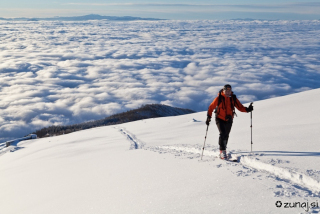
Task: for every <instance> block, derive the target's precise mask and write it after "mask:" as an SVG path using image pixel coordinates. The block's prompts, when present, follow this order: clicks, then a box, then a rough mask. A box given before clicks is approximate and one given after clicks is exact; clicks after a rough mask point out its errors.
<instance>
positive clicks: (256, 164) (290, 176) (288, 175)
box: [240, 156, 320, 193]
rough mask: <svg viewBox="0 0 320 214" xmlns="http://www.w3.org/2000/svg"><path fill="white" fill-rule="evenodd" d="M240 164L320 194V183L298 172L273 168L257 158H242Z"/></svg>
mask: <svg viewBox="0 0 320 214" xmlns="http://www.w3.org/2000/svg"><path fill="white" fill-rule="evenodd" d="M240 162H241V163H242V164H243V165H245V166H248V167H252V168H255V169H258V170H263V171H266V172H269V173H272V174H274V175H276V176H278V177H279V178H282V179H287V180H290V181H292V182H293V183H296V184H298V185H301V186H304V187H306V188H308V189H310V190H311V191H312V192H314V191H315V192H318V193H319V191H320V182H319V181H316V180H314V179H313V178H311V177H309V176H307V175H305V174H302V173H298V172H290V171H289V170H287V169H284V168H280V167H277V166H272V165H270V164H267V163H263V162H261V161H259V160H258V159H257V158H253V157H250V156H242V157H241V159H240Z"/></svg>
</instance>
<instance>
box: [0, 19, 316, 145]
mask: <svg viewBox="0 0 320 214" xmlns="http://www.w3.org/2000/svg"><path fill="white" fill-rule="evenodd" d="M319 34H320V21H250V22H248V21H154V22H144V21H137V22H108V21H86V22H58V21H56V22H48V21H43V22H5V21H2V22H0V131H1V139H2V140H4V139H7V138H12V137H20V136H23V135H25V134H27V133H30V132H32V131H34V130H36V129H39V128H42V127H44V126H50V125H59V124H73V123H79V122H83V121H87V120H93V119H100V118H103V117H105V116H108V115H110V114H114V113H118V112H122V111H125V110H129V109H132V108H136V107H139V106H140V105H142V104H147V103H162V104H168V105H172V106H177V107H183V108H190V109H193V110H197V111H201V110H206V109H207V107H208V105H209V104H210V102H211V101H212V99H213V98H214V97H215V96H216V94H217V93H218V90H219V89H220V88H221V87H222V86H223V85H224V84H226V83H229V84H231V85H232V86H233V90H234V92H235V93H236V94H237V96H238V97H239V98H240V100H241V101H242V102H250V101H255V100H260V99H266V98H270V97H274V96H281V95H286V94H290V93H294V92H298V91H303V90H308V89H312V88H318V87H319V86H320V81H319V79H320V63H319V62H320V56H319V51H320V43H319V39H318V38H319V36H318V35H319Z"/></svg>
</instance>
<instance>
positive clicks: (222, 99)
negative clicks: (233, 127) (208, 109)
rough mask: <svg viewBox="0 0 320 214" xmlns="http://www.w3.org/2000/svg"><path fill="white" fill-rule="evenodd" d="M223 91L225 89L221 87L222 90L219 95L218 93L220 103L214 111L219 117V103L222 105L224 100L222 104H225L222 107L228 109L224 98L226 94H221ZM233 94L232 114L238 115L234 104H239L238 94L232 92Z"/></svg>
mask: <svg viewBox="0 0 320 214" xmlns="http://www.w3.org/2000/svg"><path fill="white" fill-rule="evenodd" d="M222 91H223V89H221V90H220V91H219V95H218V96H219V98H218V105H217V107H216V109H215V110H214V113H215V114H216V117H217V116H218V114H219V112H218V110H219V105H220V103H221V102H223V103H222V106H223V107H222V108H223V109H225V110H226V111H227V108H226V106H225V98H224V96H222V95H221V93H222ZM231 96H232V99H231V102H230V104H231V109H232V114H233V115H236V116H237V114H236V112H235V108H234V106H235V105H237V96H236V95H235V94H233V93H232V95H231ZM232 101H233V102H232ZM233 115H232V116H233Z"/></svg>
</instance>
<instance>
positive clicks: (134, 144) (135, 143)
mask: <svg viewBox="0 0 320 214" xmlns="http://www.w3.org/2000/svg"><path fill="white" fill-rule="evenodd" d="M115 128H116V129H119V131H120V132H121V134H123V135H125V136H126V137H127V139H128V140H129V142H130V143H131V146H130V150H133V149H142V148H143V146H144V145H145V144H144V143H143V142H142V141H140V140H138V139H137V138H136V137H135V136H134V135H133V134H131V133H130V132H128V131H127V130H126V129H124V128H120V127H115Z"/></svg>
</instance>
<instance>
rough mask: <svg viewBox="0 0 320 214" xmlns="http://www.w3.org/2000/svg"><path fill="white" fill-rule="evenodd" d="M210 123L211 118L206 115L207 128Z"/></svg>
mask: <svg viewBox="0 0 320 214" xmlns="http://www.w3.org/2000/svg"><path fill="white" fill-rule="evenodd" d="M210 121H211V117H210V116H209V115H208V117H207V121H206V124H207V126H209V124H210Z"/></svg>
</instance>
